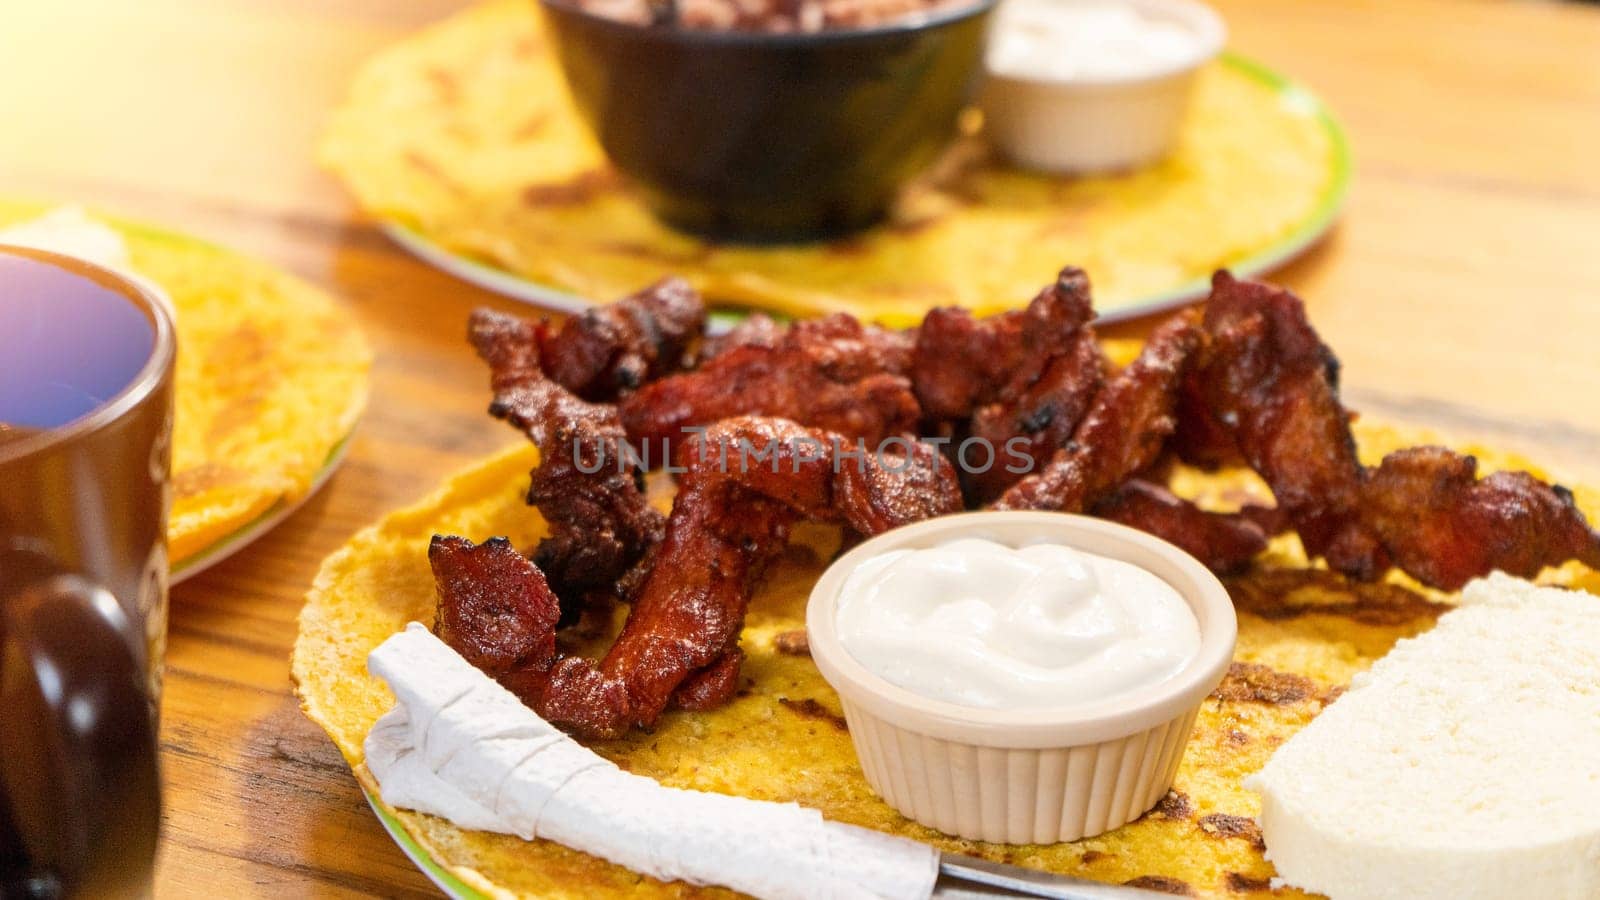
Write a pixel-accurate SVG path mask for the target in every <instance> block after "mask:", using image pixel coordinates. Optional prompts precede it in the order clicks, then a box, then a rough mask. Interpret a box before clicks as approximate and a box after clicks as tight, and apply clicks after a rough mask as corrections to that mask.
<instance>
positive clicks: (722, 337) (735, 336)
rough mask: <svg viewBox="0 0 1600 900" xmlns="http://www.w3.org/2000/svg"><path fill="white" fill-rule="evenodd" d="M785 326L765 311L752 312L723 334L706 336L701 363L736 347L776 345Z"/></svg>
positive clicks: (781, 336)
mask: <svg viewBox="0 0 1600 900" xmlns="http://www.w3.org/2000/svg"><path fill="white" fill-rule="evenodd" d="M783 332H784V327H783V326H782V325H779V324H778V323H777V321H776V320H774V319H773V318H772V317H771V316H769V315H766V314H765V313H751V314H750V315H748V316H745V317H744V318H743V319H740V320H739V324H737V325H735V326H733V327H732V328H730V329H728V330H727V331H726V332H724V333H723V334H719V335H715V336H713V337H708V338H706V339H705V340H704V341H703V342H701V344H700V360H699V361H700V363H701V364H704V363H706V362H708V361H710V360H712V359H715V358H716V357H718V356H721V355H722V354H724V353H726V352H728V351H729V350H732V349H733V348H735V347H776V346H777V345H778V341H779V340H781V339H782V338H783Z"/></svg>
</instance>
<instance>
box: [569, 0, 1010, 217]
mask: <svg viewBox="0 0 1600 900" xmlns="http://www.w3.org/2000/svg"><path fill="white" fill-rule="evenodd" d="M995 2H996V0H965V2H960V3H947V4H945V5H944V6H943V8H941V9H939V10H938V11H936V12H932V13H929V14H926V15H919V16H915V17H910V18H906V17H902V18H897V19H894V20H892V21H889V22H886V23H881V24H877V25H874V26H872V27H867V28H845V29H839V30H826V31H816V32H808V33H803V32H770V31H743V30H708V29H698V28H684V27H677V26H673V25H653V26H652V25H643V26H641V25H635V24H628V23H623V22H618V21H616V20H614V19H610V18H606V17H604V16H601V15H597V14H596V13H594V12H592V11H590V8H589V7H588V6H586V5H582V4H572V3H567V2H558V0H551V2H546V3H544V4H543V9H544V15H545V20H546V22H547V23H548V25H549V29H550V35H551V37H552V38H553V39H554V41H555V50H556V55H557V57H558V58H559V59H560V61H561V67H562V70H563V71H564V73H565V75H566V82H567V84H568V85H569V86H570V88H571V90H572V95H573V100H574V102H575V103H576V105H577V107H578V109H579V110H580V111H581V112H582V114H583V117H584V119H585V121H587V123H588V124H589V126H590V127H591V128H592V129H593V130H594V133H595V135H596V137H597V139H598V140H599V142H600V145H601V146H602V147H604V148H605V151H606V155H607V156H608V157H609V158H610V160H611V163H612V164H613V165H614V166H615V167H616V168H617V170H618V171H620V172H621V173H622V174H623V175H624V176H626V177H627V178H628V179H629V180H630V182H631V183H632V185H633V186H634V187H635V188H636V189H637V190H638V192H639V195H640V196H641V197H642V198H643V199H644V201H645V202H646V203H647V204H648V205H649V207H650V208H651V210H653V211H654V212H655V213H656V214H657V215H659V216H660V217H661V218H662V219H664V220H665V221H667V222H668V223H670V224H672V225H673V226H675V227H677V228H681V229H683V230H685V231H689V232H692V233H695V234H703V235H707V236H710V237H714V238H718V239H729V240H745V241H757V242H764V241H781V240H789V241H794V240H804V239H808V238H816V237H820V236H826V235H833V234H841V233H847V232H851V231H855V230H858V229H860V228H862V227H864V226H866V225H869V224H871V223H872V222H874V221H876V220H878V219H879V218H881V217H882V216H883V214H884V209H885V207H887V206H888V204H889V202H890V201H891V199H892V198H893V197H894V194H895V191H896V190H897V189H899V187H900V186H901V185H902V184H904V183H905V182H906V181H907V180H908V179H909V178H911V176H913V175H915V174H917V173H918V172H920V171H921V170H922V169H924V168H926V167H927V165H928V164H929V163H930V162H932V161H933V160H934V158H935V157H936V156H938V154H939V153H940V151H942V150H943V149H944V147H945V146H946V145H947V144H948V143H949V142H950V140H951V138H952V137H954V136H955V131H956V116H957V114H959V113H960V112H961V110H962V108H963V107H964V106H966V104H967V102H968V100H970V99H971V97H972V92H973V91H974V89H975V88H976V86H977V76H978V72H979V60H980V59H981V57H982V52H983V37H984V26H985V23H986V22H987V20H988V17H989V13H990V11H991V10H992V9H993V8H994V4H995ZM819 9H820V8H819Z"/></svg>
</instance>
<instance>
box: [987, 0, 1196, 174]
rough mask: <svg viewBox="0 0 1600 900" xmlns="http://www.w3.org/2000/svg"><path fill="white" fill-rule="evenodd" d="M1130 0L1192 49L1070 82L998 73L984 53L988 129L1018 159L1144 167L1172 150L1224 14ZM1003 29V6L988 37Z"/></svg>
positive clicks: (1045, 167)
mask: <svg viewBox="0 0 1600 900" xmlns="http://www.w3.org/2000/svg"><path fill="white" fill-rule="evenodd" d="M1051 2H1055V3H1060V4H1062V5H1071V4H1074V3H1080V2H1098V3H1104V2H1105V0H1051ZM1125 2H1126V3H1127V5H1129V6H1132V7H1133V8H1135V9H1136V10H1138V11H1139V12H1140V13H1141V14H1143V15H1145V16H1148V17H1151V18H1155V19H1161V20H1165V21H1168V22H1173V23H1176V24H1178V25H1180V26H1182V27H1184V28H1185V29H1187V30H1188V31H1190V32H1191V33H1192V34H1193V35H1194V52H1193V53H1191V54H1189V55H1187V56H1185V57H1183V58H1182V59H1177V60H1174V61H1173V62H1172V63H1171V64H1170V65H1167V66H1164V67H1162V68H1158V69H1152V70H1150V71H1147V72H1142V73H1139V74H1137V75H1129V76H1126V77H1121V78H1078V79H1070V80H1058V79H1051V78H1048V77H1045V76H1039V77H1028V76H1021V75H1017V74H1015V73H1006V72H997V71H995V69H994V67H993V66H991V65H990V61H989V59H988V57H987V56H986V57H985V73H986V74H985V81H984V87H983V92H982V99H981V104H982V107H983V117H984V118H983V120H984V128H985V130H986V131H987V133H988V135H989V140H990V141H992V142H993V143H994V144H995V146H997V147H998V148H999V149H1000V151H1001V152H1002V153H1003V154H1005V155H1006V156H1007V157H1009V158H1010V159H1011V160H1012V161H1013V162H1015V163H1017V164H1018V165H1021V166H1024V167H1026V168H1030V169H1039V170H1042V171H1046V172H1062V173H1087V172H1102V171H1114V170H1121V169H1131V168H1134V167H1137V166H1141V165H1145V164H1147V163H1151V162H1154V161H1156V160H1158V159H1160V158H1161V157H1162V156H1165V155H1166V153H1167V152H1168V151H1169V150H1170V149H1172V146H1173V144H1174V143H1175V141H1176V140H1177V136H1178V131H1179V128H1180V127H1181V126H1182V124H1183V116H1184V112H1185V111H1186V110H1187V109H1188V105H1189V96H1190V94H1191V93H1192V88H1193V87H1194V81H1195V76H1196V74H1197V73H1198V72H1199V70H1200V67H1201V66H1202V65H1204V64H1205V63H1206V62H1208V61H1210V60H1211V59H1212V58H1214V57H1215V56H1216V55H1217V54H1218V53H1220V52H1221V51H1222V46H1223V43H1224V42H1225V41H1226V39H1227V29H1226V27H1225V26H1224V25H1223V23H1222V19H1221V17H1219V16H1218V15H1217V14H1216V13H1215V12H1213V11H1212V10H1211V8H1210V7H1208V6H1206V5H1205V4H1203V3H1199V2H1196V0H1125ZM1005 27H1006V15H1005V6H1004V4H1002V5H1001V7H1000V9H999V11H998V12H997V14H996V18H995V20H994V22H993V24H992V25H991V26H990V28H991V38H990V40H991V41H993V40H994V34H995V33H996V32H998V31H999V30H1000V29H1003V28H1005Z"/></svg>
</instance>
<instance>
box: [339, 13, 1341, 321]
mask: <svg viewBox="0 0 1600 900" xmlns="http://www.w3.org/2000/svg"><path fill="white" fill-rule="evenodd" d="M536 7H537V4H536V3H533V2H530V0H491V2H487V3H483V4H482V5H479V6H475V7H472V8H470V9H468V10H466V11H464V12H462V13H460V14H458V15H456V16H454V17H452V18H450V19H447V20H445V21H444V22H442V23H440V24H438V25H435V26H433V27H431V28H427V29H424V30H423V31H421V32H419V33H417V34H416V35H413V36H411V37H409V38H407V39H405V40H404V41H402V42H400V43H399V44H397V45H395V46H393V47H391V48H390V49H388V50H386V51H384V52H382V53H380V54H379V55H377V56H376V57H375V58H373V59H372V60H371V61H370V62H369V63H368V64H367V65H366V66H365V68H364V69H363V70H362V71H361V73H360V74H359V76H358V77H357V79H356V81H355V83H354V85H353V86H352V87H351V90H350V94H349V97H348V99H347V100H346V102H345V103H344V104H343V106H342V107H341V108H340V109H339V110H338V112H337V113H336V114H335V116H334V118H333V120H332V124H331V126H330V127H329V129H328V131H327V133H326V135H325V137H324V140H323V142H322V146H321V158H322V160H323V162H324V164H325V165H327V166H328V167H329V168H330V169H331V170H332V171H333V172H334V173H336V174H337V175H338V176H339V177H340V178H342V179H343V180H344V181H345V183H346V184H347V185H348V186H349V187H350V189H351V190H352V191H353V192H354V194H355V196H356V197H357V199H358V201H359V202H360V203H361V205H362V206H363V207H364V208H365V209H366V211H367V212H368V213H370V214H371V215H373V216H375V217H378V218H380V219H384V220H389V221H394V222H398V223H400V224H403V225H405V226H407V227H408V228H410V229H411V230H413V231H414V232H416V233H418V234H419V235H421V236H422V237H423V238H425V239H426V240H428V241H431V242H433V243H435V244H437V245H440V246H442V247H444V248H445V249H446V250H448V251H451V252H454V253H458V254H462V255H465V256H467V257H471V258H474V259H477V260H481V261H484V262H487V263H489V264H491V265H493V266H496V267H500V268H503V269H506V270H509V271H510V272H513V273H515V274H517V275H520V276H523V277H524V278H526V279H529V280H531V281H533V282H536V283H538V284H540V285H544V286H548V287H552V288H556V289H558V290H562V291H567V292H571V293H574V294H577V295H579V296H582V297H587V298H591V299H602V300H604V299H611V298H613V297H618V296H622V295H623V294H625V293H627V292H628V291H631V290H634V289H635V288H637V287H638V286H639V285H641V284H647V283H649V282H651V281H653V280H655V279H657V278H659V277H661V276H662V275H664V274H667V273H671V274H678V275H683V276H685V277H687V278H689V279H690V280H691V281H693V282H695V283H696V286H697V287H699V288H700V289H701V290H702V291H703V292H704V293H706V294H707V295H708V296H710V297H711V298H713V299H714V300H717V301H722V302H730V303H735V304H742V305H749V306H755V307H765V308H768V309H771V310H775V311H778V312H784V313H791V314H795V315H811V314H817V313H823V312H833V311H841V310H842V311H846V312H851V313H854V314H856V315H858V316H860V317H863V318H868V319H881V320H884V321H888V322H892V323H905V322H908V321H910V320H913V319H916V318H918V317H920V315H921V314H922V313H923V312H924V311H926V310H927V309H928V308H929V307H931V306H937V305H943V304H960V305H962V306H965V307H967V308H969V309H971V310H973V311H974V312H976V313H986V312H991V311H995V310H998V309H1004V308H1008V307H1014V306H1021V305H1022V304H1024V303H1026V302H1027V300H1028V299H1029V298H1030V297H1032V296H1033V294H1034V292H1035V291H1036V290H1037V289H1038V286H1039V285H1040V284H1041V283H1043V282H1044V281H1046V280H1048V279H1049V277H1050V276H1051V275H1052V274H1053V273H1054V272H1055V270H1056V269H1057V268H1059V265H1060V261H1061V260H1064V259H1070V260H1074V261H1075V262H1076V263H1077V264H1079V265H1081V266H1082V267H1083V268H1085V269H1087V270H1088V272H1089V275H1090V277H1091V278H1092V280H1093V281H1094V285H1095V300H1096V304H1097V306H1098V307H1099V309H1100V311H1101V312H1102V313H1108V312H1114V311H1116V310H1117V309H1118V308H1120V307H1123V306H1125V305H1128V304H1134V303H1143V302H1148V301H1150V300H1151V299H1152V298H1153V297H1155V296H1158V295H1163V294H1170V293H1171V292H1173V291H1174V290H1176V289H1179V288H1180V287H1184V288H1188V289H1193V287H1194V284H1195V281H1196V279H1200V278H1203V277H1205V276H1208V275H1209V274H1210V273H1211V272H1212V271H1213V270H1215V269H1218V268H1221V267H1225V266H1233V267H1237V266H1239V265H1240V264H1241V263H1244V264H1245V265H1246V266H1247V267H1248V266H1249V265H1250V264H1249V263H1248V262H1247V261H1250V260H1252V259H1257V260H1259V259H1260V258H1261V257H1262V255H1263V254H1268V251H1269V250H1271V249H1273V248H1276V250H1279V251H1282V252H1284V253H1288V252H1291V250H1292V248H1293V247H1295V246H1298V245H1299V244H1301V243H1303V241H1304V240H1306V239H1308V238H1309V236H1310V235H1312V234H1314V233H1315V232H1317V231H1319V230H1320V229H1321V228H1322V227H1323V226H1324V225H1326V223H1327V221H1328V220H1329V218H1330V217H1331V216H1332V214H1333V212H1334V209H1335V208H1336V207H1337V205H1338V202H1339V198H1340V196H1341V195H1342V192H1343V188H1344V184H1345V180H1346V177H1347V175H1348V167H1349V163H1348V159H1347V155H1346V149H1345V147H1344V146H1343V143H1342V138H1341V137H1340V136H1339V131H1338V126H1337V125H1336V124H1334V123H1333V122H1332V120H1331V118H1329V117H1328V115H1327V113H1326V112H1325V111H1323V110H1322V109H1321V107H1320V106H1318V104H1317V103H1316V101H1315V100H1314V99H1313V98H1311V97H1310V96H1309V95H1307V94H1305V92H1304V91H1302V90H1300V89H1298V88H1294V87H1292V86H1289V85H1285V84H1284V83H1282V82H1281V81H1280V80H1278V79H1277V78H1276V76H1272V75H1271V74H1270V73H1266V72H1264V71H1262V70H1260V69H1259V68H1257V67H1255V66H1254V65H1252V64H1249V63H1246V62H1243V61H1240V60H1235V59H1231V58H1229V59H1225V60H1224V61H1222V62H1219V63H1217V64H1215V65H1212V66H1210V67H1208V68H1207V69H1205V71H1204V72H1203V73H1202V75H1201V76H1200V79H1199V84H1198V86H1197V88H1196V93H1195V98H1194V107H1193V110H1192V113H1191V115H1190V116H1189V118H1188V120H1187V124H1186V126H1185V128H1184V130H1183V132H1182V136H1181V137H1180V139H1179V142H1178V146H1177V149H1176V151H1175V152H1174V153H1173V154H1172V155H1171V156H1170V158H1168V159H1166V160H1165V161H1163V162H1161V163H1159V164H1157V165H1154V166H1150V167H1147V168H1144V169H1141V170H1139V171H1137V172H1132V173H1126V174H1119V175H1111V176H1106V177H1094V178H1062V177H1052V176H1044V175H1033V174H1027V173H1023V172H1020V171H1017V170H1014V169H1011V168H1009V167H1006V166H1004V165H1002V164H1001V163H1000V162H999V161H998V160H997V159H996V158H994V156H993V155H992V154H990V153H989V152H988V151H987V150H986V149H985V147H984V145H983V142H982V141H981V140H980V139H979V138H977V137H976V136H975V135H974V133H975V132H976V130H977V128H978V127H979V123H978V117H976V116H975V115H974V116H969V117H968V120H967V121H966V122H965V130H966V137H965V138H964V139H962V140H961V141H959V142H957V143H956V144H955V145H954V146H953V147H952V148H951V150H950V151H949V153H948V154H947V156H946V157H945V158H944V159H943V160H942V161H941V162H939V163H938V164H937V165H935V166H934V167H933V169H932V170H931V171H930V172H929V173H928V174H927V175H926V176H925V177H923V178H922V179H921V180H919V181H918V182H917V183H915V184H913V185H912V186H910V187H909V188H907V189H906V190H905V191H904V193H903V195H902V196H901V197H900V198H899V201H898V203H897V204H896V207H895V209H894V210H893V212H892V213H891V215H890V217H889V220H888V221H887V222H886V223H885V224H884V225H882V226H880V227H878V228H875V229H872V230H870V231H868V232H866V233H863V234H860V235H856V236H853V237H850V238H847V239H842V240H836V241H832V242H826V243H815V244H796V245H786V246H773V247H751V246H736V245H717V244H712V243H707V242H704V241H700V240H697V239H695V238H692V237H689V236H687V235H685V234H682V233H679V232H676V231H673V230H671V229H670V228H668V227H666V226H665V225H663V224H661V223H660V222H658V221H657V220H656V219H655V218H654V217H653V216H652V215H651V214H650V213H649V212H648V211H647V210H646V209H645V208H644V206H643V205H642V204H641V202H640V200H639V199H638V197H637V196H636V194H635V193H633V192H632V191H631V190H629V189H628V187H627V186H626V185H625V184H624V183H623V182H622V180H621V179H620V178H619V177H618V176H617V174H616V173H615V172H614V171H613V170H612V169H611V168H610V166H609V165H608V164H607V162H606V160H605V157H604V155H603V153H602V152H601V150H600V149H599V147H598V145H597V144H596V143H595V141H594V140H593V138H591V137H590V135H589V133H588V131H587V130H586V129H585V127H584V124H583V122H582V121H581V120H580V119H579V117H578V113H577V111H576V110H575V109H574V107H573V105H572V102H571V100H570V98H569V97H568V94H567V90H566V86H565V83H564V81H563V78H562V75H561V73H560V71H559V69H558V66H557V64H556V60H555V57H554V53H553V48H552V46H551V44H550V38H549V37H548V36H547V35H546V33H545V31H544V28H543V25H542V23H541V21H540V17H539V14H538V13H537V12H536ZM1269 255H1270V254H1269ZM1263 264H1264V263H1263ZM1203 290H1204V289H1203V287H1201V288H1200V289H1199V292H1201V293H1203Z"/></svg>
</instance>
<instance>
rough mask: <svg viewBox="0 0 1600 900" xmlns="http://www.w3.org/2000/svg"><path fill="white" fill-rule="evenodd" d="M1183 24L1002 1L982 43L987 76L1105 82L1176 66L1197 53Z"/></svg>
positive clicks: (1073, 3)
mask: <svg viewBox="0 0 1600 900" xmlns="http://www.w3.org/2000/svg"><path fill="white" fill-rule="evenodd" d="M1201 43H1202V40H1201V36H1200V35H1199V34H1197V33H1196V32H1195V30H1194V29H1193V28H1192V27H1190V26H1189V25H1187V24H1185V23H1183V22H1180V21H1176V20H1173V19H1171V18H1163V17H1160V16H1158V15H1156V14H1155V13H1153V12H1152V11H1151V10H1147V9H1142V8H1141V7H1140V5H1139V4H1130V3H1127V2H1120V3H1118V2H1107V0H1005V3H1004V4H1002V5H1001V7H1000V10H999V12H998V13H997V21H996V23H995V27H994V29H993V32H992V34H991V36H990V39H989V47H988V59H987V63H988V67H989V71H991V72H995V73H997V74H1000V75H1007V76H1011V77H1015V78H1027V79H1039V80H1052V81H1106V80H1118V79H1125V78H1138V77H1141V76H1146V75H1155V74H1158V73H1161V72H1167V71H1171V70H1174V69H1178V68H1181V67H1183V66H1184V65H1186V64H1188V63H1190V62H1192V61H1193V59H1194V58H1195V57H1196V56H1197V55H1198V54H1199V53H1200V52H1201V50H1202V47H1201Z"/></svg>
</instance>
